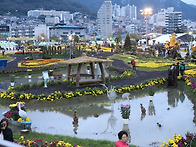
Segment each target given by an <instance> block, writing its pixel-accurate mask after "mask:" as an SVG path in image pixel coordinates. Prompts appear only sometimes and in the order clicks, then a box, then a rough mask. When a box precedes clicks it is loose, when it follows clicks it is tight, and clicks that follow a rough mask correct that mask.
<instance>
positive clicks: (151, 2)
mask: <svg viewBox="0 0 196 147" xmlns="http://www.w3.org/2000/svg"><path fill="white" fill-rule="evenodd" d="M77 1H79V2H81V3H83V4H85V5H86V6H87V7H88V8H89V9H91V10H92V11H97V10H98V9H99V8H100V7H101V5H102V4H103V2H104V1H105V0H90V1H89V0H77ZM111 1H112V4H118V5H121V6H125V5H127V4H130V5H135V6H137V8H138V17H139V18H140V17H141V15H140V10H141V9H144V8H145V7H152V8H153V12H154V13H156V12H157V11H158V10H160V9H162V8H168V7H174V10H175V11H182V13H183V16H182V17H183V19H191V20H194V21H196V15H195V14H194V12H196V6H194V5H188V4H186V3H184V2H182V1H181V0H111Z"/></svg>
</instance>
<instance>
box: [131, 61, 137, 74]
mask: <svg viewBox="0 0 196 147" xmlns="http://www.w3.org/2000/svg"><path fill="white" fill-rule="evenodd" d="M131 64H132V67H133V70H135V71H136V62H135V60H134V59H133V60H132V61H131Z"/></svg>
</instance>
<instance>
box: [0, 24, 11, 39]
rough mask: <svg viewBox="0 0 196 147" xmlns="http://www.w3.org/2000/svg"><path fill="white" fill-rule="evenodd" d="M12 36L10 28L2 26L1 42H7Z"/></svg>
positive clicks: (0, 30)
mask: <svg viewBox="0 0 196 147" xmlns="http://www.w3.org/2000/svg"><path fill="white" fill-rule="evenodd" d="M9 36H10V26H9V25H0V40H6V39H7V37H9Z"/></svg>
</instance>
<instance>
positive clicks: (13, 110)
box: [4, 102, 30, 122]
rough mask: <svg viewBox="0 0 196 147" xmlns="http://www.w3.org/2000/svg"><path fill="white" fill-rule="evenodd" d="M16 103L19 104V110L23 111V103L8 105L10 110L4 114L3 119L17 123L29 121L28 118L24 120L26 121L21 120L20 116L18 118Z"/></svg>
mask: <svg viewBox="0 0 196 147" xmlns="http://www.w3.org/2000/svg"><path fill="white" fill-rule="evenodd" d="M18 103H20V106H21V109H22V110H24V111H25V105H24V104H25V103H24V102H17V103H16V104H10V105H9V107H10V110H9V111H7V112H6V113H5V114H4V117H6V118H8V119H11V120H14V121H17V122H24V121H30V119H29V118H26V120H23V119H22V118H21V117H20V116H19V109H18Z"/></svg>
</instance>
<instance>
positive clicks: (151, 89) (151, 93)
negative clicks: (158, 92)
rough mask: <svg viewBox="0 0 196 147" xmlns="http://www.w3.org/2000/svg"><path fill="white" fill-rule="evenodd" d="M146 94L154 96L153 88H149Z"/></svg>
mask: <svg viewBox="0 0 196 147" xmlns="http://www.w3.org/2000/svg"><path fill="white" fill-rule="evenodd" d="M148 94H149V96H154V94H155V87H153V86H149V89H148Z"/></svg>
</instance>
